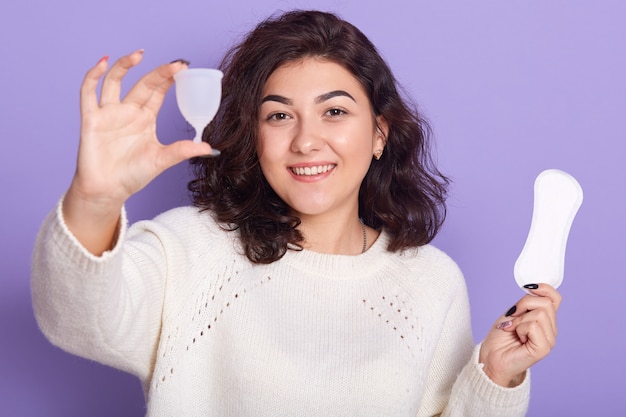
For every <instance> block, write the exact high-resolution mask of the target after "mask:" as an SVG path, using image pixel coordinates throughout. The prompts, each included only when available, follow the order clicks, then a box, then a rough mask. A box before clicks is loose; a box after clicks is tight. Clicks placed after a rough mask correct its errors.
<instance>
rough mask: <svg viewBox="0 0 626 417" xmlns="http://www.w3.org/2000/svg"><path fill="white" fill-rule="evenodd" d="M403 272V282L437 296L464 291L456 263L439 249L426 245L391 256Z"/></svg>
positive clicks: (461, 275) (460, 273)
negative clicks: (428, 290)
mask: <svg viewBox="0 0 626 417" xmlns="http://www.w3.org/2000/svg"><path fill="white" fill-rule="evenodd" d="M392 256H393V257H394V258H395V262H396V263H398V264H400V265H401V266H402V268H403V269H404V271H405V277H404V280H406V281H407V285H410V284H411V283H412V284H413V285H418V286H420V287H422V288H424V287H427V288H429V289H430V290H434V291H436V292H437V293H439V294H446V293H447V294H450V293H452V294H454V293H457V292H458V291H465V278H464V277H463V273H462V272H461V269H460V268H459V266H458V265H457V263H456V262H455V261H454V260H453V259H452V258H451V257H450V256H449V255H448V254H446V253H445V252H444V251H442V250H441V249H439V248H437V247H435V246H433V245H431V244H428V245H423V246H419V247H417V248H412V249H407V250H404V251H402V252H398V253H395V254H393V255H392Z"/></svg>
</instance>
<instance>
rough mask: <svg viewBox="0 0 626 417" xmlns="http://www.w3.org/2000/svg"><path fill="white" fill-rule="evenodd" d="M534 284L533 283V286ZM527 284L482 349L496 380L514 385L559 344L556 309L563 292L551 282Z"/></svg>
mask: <svg viewBox="0 0 626 417" xmlns="http://www.w3.org/2000/svg"><path fill="white" fill-rule="evenodd" d="M532 286H534V285H531V287H532ZM537 286H538V288H536V289H532V288H528V291H529V292H531V293H532V294H533V295H526V296H524V297H522V298H521V299H520V300H519V301H518V302H517V304H515V306H513V307H511V309H510V310H509V311H508V312H507V314H508V315H503V316H501V317H500V318H499V319H498V321H497V322H496V323H495V325H494V326H493V327H492V329H491V331H490V332H489V333H488V334H487V337H486V338H485V340H484V341H483V343H482V346H481V349H480V356H479V362H480V363H482V364H484V368H483V370H484V371H485V373H486V374H487V376H489V378H491V380H493V381H494V382H495V383H496V384H499V385H502V386H506V387H511V386H515V385H518V384H519V383H521V381H522V380H523V376H524V372H525V371H526V370H527V369H528V368H530V367H531V366H532V365H534V364H535V363H537V362H539V361H540V360H541V359H543V358H544V357H545V356H546V355H548V353H550V351H551V350H552V348H553V347H554V345H555V344H556V335H557V326H556V312H557V310H558V309H559V305H560V304H561V295H560V294H559V293H558V292H557V291H556V290H555V289H554V288H552V287H551V286H550V285H548V284H538V285H537Z"/></svg>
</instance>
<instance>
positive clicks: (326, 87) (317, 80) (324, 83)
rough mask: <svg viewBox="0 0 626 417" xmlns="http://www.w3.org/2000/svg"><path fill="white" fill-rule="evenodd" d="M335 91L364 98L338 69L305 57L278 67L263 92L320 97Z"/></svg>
mask: <svg viewBox="0 0 626 417" xmlns="http://www.w3.org/2000/svg"><path fill="white" fill-rule="evenodd" d="M337 89H344V90H350V91H351V92H354V93H356V94H361V95H363V96H365V90H364V89H363V87H362V86H361V84H360V83H359V81H358V80H357V79H356V77H354V75H353V74H352V73H351V72H350V71H348V70H347V69H346V68H344V67H343V66H342V65H340V64H338V63H336V62H334V61H329V60H325V59H322V58H319V57H309V58H304V59H302V60H298V61H291V62H287V63H285V64H283V65H281V66H279V67H278V68H277V69H276V70H274V72H272V74H271V75H270V76H269V77H268V79H267V81H266V82H265V86H264V88H263V92H264V93H265V94H267V93H270V92H271V93H278V94H280V93H283V94H288V93H291V94H306V93H307V92H309V93H311V94H321V93H324V92H327V91H331V90H337Z"/></svg>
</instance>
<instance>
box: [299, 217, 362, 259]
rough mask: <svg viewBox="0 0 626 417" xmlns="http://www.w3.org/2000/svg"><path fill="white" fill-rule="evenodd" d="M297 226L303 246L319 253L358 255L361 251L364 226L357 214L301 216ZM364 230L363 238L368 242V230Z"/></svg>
mask: <svg viewBox="0 0 626 417" xmlns="http://www.w3.org/2000/svg"><path fill="white" fill-rule="evenodd" d="M301 221H302V224H301V225H300V226H299V229H300V231H301V232H302V234H303V235H304V239H305V242H304V245H303V246H304V248H305V249H308V250H312V251H314V252H319V253H328V254H338V255H358V254H360V253H362V252H363V241H364V239H363V238H364V235H363V230H364V226H363V225H362V224H361V222H360V220H359V218H358V216H357V215H356V214H353V215H351V216H349V217H346V218H327V219H322V218H319V217H317V216H316V217H312V216H301ZM365 230H366V236H365V240H366V242H367V244H368V245H369V243H370V240H371V239H370V230H367V228H365Z"/></svg>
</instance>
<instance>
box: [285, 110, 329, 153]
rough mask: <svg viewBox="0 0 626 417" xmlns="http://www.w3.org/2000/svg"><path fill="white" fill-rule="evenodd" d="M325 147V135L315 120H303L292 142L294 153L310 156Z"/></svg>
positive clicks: (300, 121)
mask: <svg viewBox="0 0 626 417" xmlns="http://www.w3.org/2000/svg"><path fill="white" fill-rule="evenodd" d="M323 146H324V134H323V132H322V129H321V128H320V126H319V125H318V124H317V123H316V122H315V121H314V120H306V119H304V118H301V119H300V120H299V123H298V124H297V127H296V129H295V132H294V135H293V139H292V141H291V150H292V152H296V153H302V154H308V153H311V152H315V151H319V150H320V149H322V147H323Z"/></svg>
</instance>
